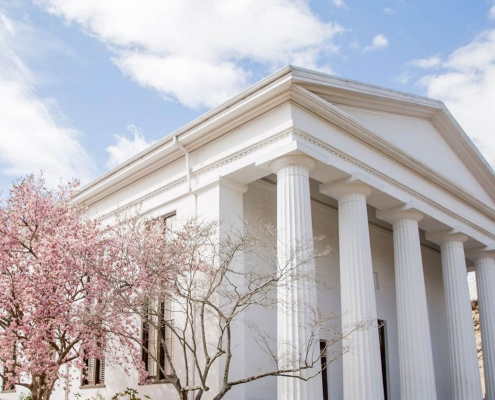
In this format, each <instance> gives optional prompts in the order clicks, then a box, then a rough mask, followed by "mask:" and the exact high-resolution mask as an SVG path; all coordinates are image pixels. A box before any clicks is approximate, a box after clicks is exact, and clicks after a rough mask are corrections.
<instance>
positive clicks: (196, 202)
mask: <svg viewBox="0 0 495 400" xmlns="http://www.w3.org/2000/svg"><path fill="white" fill-rule="evenodd" d="M173 144H174V145H176V146H177V147H178V148H179V149H180V150H182V152H183V153H184V155H185V157H186V177H187V192H188V193H189V194H192V195H193V200H194V217H197V216H198V196H197V195H196V193H193V191H192V186H191V167H190V165H189V152H188V151H187V149H186V148H185V147H184V145H183V144H182V143H180V142H179V139H177V136H174V138H173ZM191 372H192V373H191V375H192V376H191V380H192V384H193V386H194V385H196V368H195V367H193V369H192V371H191ZM188 397H190V398H191V400H192V399H194V392H190V393H189V396H188Z"/></svg>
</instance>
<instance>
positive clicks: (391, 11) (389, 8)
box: [383, 7, 395, 15]
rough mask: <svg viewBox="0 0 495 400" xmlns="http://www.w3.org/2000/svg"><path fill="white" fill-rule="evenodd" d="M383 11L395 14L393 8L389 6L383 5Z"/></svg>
mask: <svg viewBox="0 0 495 400" xmlns="http://www.w3.org/2000/svg"><path fill="white" fill-rule="evenodd" d="M383 12H384V13H385V14H388V15H394V14H395V10H394V9H393V8H391V7H385V8H384V9H383Z"/></svg>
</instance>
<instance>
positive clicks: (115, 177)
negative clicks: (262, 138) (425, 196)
mask: <svg viewBox="0 0 495 400" xmlns="http://www.w3.org/2000/svg"><path fill="white" fill-rule="evenodd" d="M284 84H285V85H294V84H296V85H301V86H303V87H310V88H311V87H313V88H318V89H319V91H320V92H321V93H324V92H325V91H326V92H328V93H334V92H339V93H340V94H344V95H347V94H349V92H351V93H355V94H360V95H362V96H363V95H364V96H365V98H369V99H371V98H373V99H375V100H376V101H377V103H380V101H381V102H382V103H383V104H389V103H392V102H394V103H397V102H400V104H401V106H400V109H401V111H403V112H404V113H409V112H414V111H415V110H416V111H417V112H418V113H419V112H421V113H423V114H425V115H424V116H425V117H428V118H430V119H431V121H432V123H435V121H437V122H439V124H440V125H443V126H444V129H445V128H446V129H447V130H450V131H453V132H456V133H457V134H458V135H457V140H455V137H454V138H453V139H454V140H450V139H451V138H450V137H449V140H448V141H447V142H448V143H449V145H450V146H451V147H452V148H453V149H454V151H456V153H458V156H460V158H461V159H463V160H465V159H466V157H465V156H464V157H462V154H459V145H460V146H461V148H462V150H465V151H467V153H468V157H469V158H470V160H469V166H470V169H472V171H471V172H472V173H475V176H479V174H481V177H480V178H481V181H480V183H481V184H482V186H483V187H484V188H485V189H486V190H488V194H489V195H491V193H493V196H491V197H493V198H494V199H495V172H494V171H493V169H492V168H491V167H490V165H489V164H488V162H487V161H486V160H485V158H484V157H483V156H482V154H481V153H480V152H479V150H478V149H477V148H476V146H475V145H474V144H473V142H472V141H471V140H470V139H469V137H468V136H467V135H466V133H465V132H464V131H463V130H462V128H461V127H460V126H459V124H458V123H457V121H455V119H454V117H453V116H452V115H451V114H450V112H449V111H448V109H447V107H446V106H445V104H444V103H443V102H442V101H439V100H433V99H430V98H427V97H424V96H418V95H414V94H409V93H405V92H400V91H396V90H392V89H387V88H384V87H380V86H376V85H370V84H366V83H362V82H358V81H354V80H350V79H344V78H339V77H337V76H334V75H329V74H325V73H322V72H315V71H311V70H308V69H304V68H300V67H295V66H287V67H284V68H282V69H280V70H278V71H277V72H275V73H273V74H272V75H270V76H268V77H266V78H264V79H263V80H261V81H259V82H258V83H256V84H254V85H253V86H251V87H249V88H248V89H246V90H244V91H243V92H241V93H240V94H238V95H237V96H235V97H233V98H232V99H230V100H228V101H227V102H225V103H223V104H221V105H220V106H218V107H216V108H214V109H212V110H210V111H208V112H206V113H205V114H203V115H201V116H200V117H198V118H196V119H194V120H193V121H192V122H190V123H188V124H186V125H184V126H183V127H181V128H179V129H177V130H175V131H173V132H172V133H170V134H168V135H166V136H165V137H164V138H163V139H160V140H159V141H158V142H156V143H155V144H153V145H152V146H150V147H149V148H147V149H145V150H143V151H142V152H140V153H138V154H137V155H135V156H134V157H132V158H130V159H129V160H127V161H126V162H124V163H122V164H120V165H118V166H117V167H115V168H113V169H112V170H110V171H108V172H106V173H104V174H103V175H101V176H99V177H98V178H96V179H95V180H94V181H92V182H90V183H88V184H86V185H84V186H83V187H82V188H81V189H80V190H79V191H78V192H77V193H76V195H75V197H74V201H75V202H85V200H88V199H94V198H95V197H100V198H101V197H102V193H110V191H109V189H110V188H114V185H116V186H119V184H120V183H121V182H123V181H124V180H126V179H127V178H129V177H132V176H136V179H138V178H139V177H140V176H142V174H144V172H143V171H148V173H149V172H151V171H152V170H154V169H153V168H154V164H153V163H156V162H157V161H160V164H157V165H156V168H155V169H157V168H160V167H161V166H163V165H166V164H163V162H164V161H163V160H165V159H167V160H168V161H169V162H171V161H173V160H171V159H170V157H171V156H172V155H173V153H174V151H177V154H180V155H182V153H179V151H178V148H177V147H176V146H174V145H173V140H174V137H175V138H177V139H178V140H179V141H180V140H181V137H182V138H183V139H185V140H190V139H189V138H191V139H192V138H193V137H194V141H195V142H200V141H201V140H198V138H200V139H204V137H205V136H208V137H209V135H210V134H211V133H210V132H209V131H211V130H212V129H214V128H215V125H220V126H222V127H223V126H224V125H225V124H229V122H231V121H232V120H235V122H236V123H240V120H241V119H242V118H240V116H241V115H243V113H245V112H246V107H250V108H248V109H247V110H250V109H253V108H254V109H256V105H257V104H256V100H258V102H260V101H263V102H266V101H268V100H269V99H270V96H272V97H274V96H276V95H277V93H278V92H281V91H280V87H281V86H283V85H284ZM277 88H278V89H279V90H276V89H277ZM287 92H290V90H288V91H287ZM269 93H270V95H269ZM279 94H280V93H279ZM344 97H345V96H344ZM349 98H352V97H351V96H350V97H349ZM378 99H381V100H378ZM253 100H254V101H253ZM383 104H382V106H383ZM404 110H405V111H404ZM236 114H237V116H236ZM229 126H230V125H229ZM217 129H218V128H217ZM440 133H442V132H440ZM198 135H199V136H198ZM204 140H206V139H204ZM178 157H179V155H178V156H177V158H178ZM465 161H466V160H465ZM473 161H474V163H473ZM140 174H141V175H140ZM116 186H115V190H118V189H119V188H120V187H122V186H119V187H116ZM103 197H104V196H103ZM95 201H96V200H95Z"/></svg>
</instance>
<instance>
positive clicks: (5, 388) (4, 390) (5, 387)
mask: <svg viewBox="0 0 495 400" xmlns="http://www.w3.org/2000/svg"><path fill="white" fill-rule="evenodd" d="M10 392H15V385H4V384H3V380H2V393H10Z"/></svg>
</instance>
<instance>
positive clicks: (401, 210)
mask: <svg viewBox="0 0 495 400" xmlns="http://www.w3.org/2000/svg"><path fill="white" fill-rule="evenodd" d="M376 217H377V218H379V219H382V220H384V221H386V222H388V223H390V224H393V223H394V222H395V221H398V220H403V219H411V220H414V221H416V222H419V221H421V220H422V219H423V217H424V214H423V213H422V212H420V211H418V210H417V209H416V208H414V207H413V206H412V205H410V204H405V205H402V206H399V207H393V208H386V209H384V210H377V211H376Z"/></svg>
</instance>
